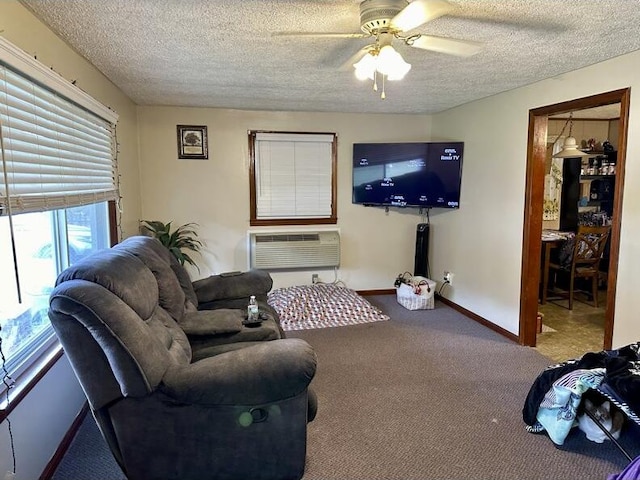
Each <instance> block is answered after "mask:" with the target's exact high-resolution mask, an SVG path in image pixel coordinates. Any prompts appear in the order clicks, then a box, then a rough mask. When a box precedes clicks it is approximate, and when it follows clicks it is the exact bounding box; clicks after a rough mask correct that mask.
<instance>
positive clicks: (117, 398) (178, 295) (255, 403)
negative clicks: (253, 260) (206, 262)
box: [49, 237, 316, 480]
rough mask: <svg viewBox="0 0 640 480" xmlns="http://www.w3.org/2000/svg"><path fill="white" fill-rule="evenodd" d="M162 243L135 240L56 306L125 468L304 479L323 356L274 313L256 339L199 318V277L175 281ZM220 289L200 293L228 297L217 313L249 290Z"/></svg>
mask: <svg viewBox="0 0 640 480" xmlns="http://www.w3.org/2000/svg"><path fill="white" fill-rule="evenodd" d="M154 242H157V241H155V240H153V239H146V237H145V238H140V237H135V238H133V239H131V240H128V241H125V242H123V243H122V244H120V245H119V246H117V247H114V248H112V249H109V250H105V251H102V252H98V253H96V254H94V255H92V256H90V257H88V258H86V259H84V260H82V261H80V262H79V263H77V264H75V265H74V266H72V267H70V268H69V269H67V270H65V272H63V273H62V274H61V275H60V276H59V278H58V281H57V284H56V287H55V289H54V291H53V292H52V294H51V298H50V310H49V316H50V318H51V322H52V324H53V327H54V329H55V331H56V333H57V335H58V337H59V339H60V342H61V344H62V346H63V347H64V350H65V353H66V355H67V356H68V358H69V361H70V363H71V365H72V367H73V370H74V372H75V374H76V376H77V377H78V379H79V381H80V384H81V385H82V388H83V390H84V392H85V394H86V396H87V399H88V402H89V406H90V408H91V411H92V413H93V416H94V418H95V419H96V422H97V424H98V426H99V427H100V430H101V432H102V435H103V436H104V438H105V440H106V442H107V444H108V445H109V448H110V449H111V451H112V453H113V455H114V457H115V459H116V460H117V461H118V463H119V464H120V466H121V468H122V469H123V471H124V473H125V474H126V476H127V478H129V479H131V480H136V479H140V480H142V479H144V480H151V479H163V480H167V479H176V480H178V479H180V480H188V479H198V480H201V479H299V478H300V477H301V476H302V475H303V473H304V464H305V455H306V432H307V422H308V421H310V419H312V418H313V416H314V415H315V403H314V402H313V401H312V402H311V403H310V398H312V395H310V390H309V384H310V382H311V380H312V378H313V376H314V374H315V369H316V358H315V354H314V352H313V350H312V348H311V347H310V346H309V345H308V344H307V343H306V342H304V341H302V340H299V339H285V338H282V336H281V335H280V330H279V328H277V327H276V326H275V325H277V322H278V320H277V315H275V313H273V312H270V315H269V318H268V320H266V321H265V323H267V325H266V326H265V327H264V329H265V330H264V331H262V332H261V333H260V329H261V328H263V327H262V326H260V327H256V330H255V331H256V332H259V333H257V334H256V333H252V332H251V328H250V327H247V326H244V325H242V320H241V313H239V311H237V310H235V309H233V308H226V307H221V308H218V309H217V310H198V309H197V306H198V304H199V303H200V302H198V300H197V297H198V296H197V295H191V294H185V293H184V290H183V288H184V287H185V285H186V286H187V290H189V288H188V286H189V285H190V282H188V275H186V272H182V273H184V275H182V273H178V274H177V275H175V278H173V279H171V275H170V271H175V270H176V265H177V266H178V267H180V268H181V266H180V264H179V263H177V262H176V264H173V263H172V262H171V261H170V259H169V258H168V257H166V256H164V254H163V253H162V250H160V249H157V247H158V246H159V243H154ZM160 247H161V246H160ZM155 250H157V252H156V251H155ZM163 257H164V258H163ZM167 261H168V263H167ZM167 265H168V266H169V269H168V270H167V268H166V267H167ZM178 270H179V269H178ZM185 275H186V276H185ZM257 275H258V277H260V278H263V279H264V278H265V277H264V274H259V273H258V274H257ZM261 276H262V277H261ZM238 277H240V275H238V276H236V275H234V276H232V277H230V278H233V279H235V280H233V281H235V282H239V279H238ZM213 282H214V283H212V284H209V285H206V287H205V285H204V283H201V284H200V285H199V288H198V289H199V290H202V291H201V292H200V293H201V294H205V293H206V292H205V290H207V289H209V290H211V291H216V292H217V294H216V295H214V296H216V298H211V297H210V298H209V300H208V301H209V302H221V303H220V304H219V305H223V304H224V299H223V298H221V297H222V296H223V295H221V294H220V292H221V291H224V288H228V289H229V290H230V291H236V290H234V288H236V289H237V288H241V287H238V285H236V286H235V287H233V286H229V285H227V286H226V287H222V286H220V289H216V288H213V287H212V285H214V284H215V282H218V283H219V284H220V285H222V284H224V283H225V282H224V277H221V278H220V277H217V278H215V279H214V281H213ZM240 283H246V282H240ZM267 283H268V282H267ZM176 285H177V288H176ZM242 288H244V287H242ZM269 288H270V285H269ZM221 289H222V290H221ZM195 291H196V289H194V290H193V292H194V293H195ZM236 292H237V291H236ZM209 293H211V292H209ZM226 294H229V292H227V293H225V295H226ZM252 294H254V293H252ZM217 297H220V298H217ZM237 297H238V298H240V296H239V295H238V296H237ZM238 298H231V299H230V300H231V301H232V302H233V301H239V300H238ZM194 301H195V302H197V303H195V304H194ZM190 303H191V305H190ZM219 305H218V306H219ZM210 306H213V305H210ZM228 306H229V305H227V307H228ZM265 308H266V307H265ZM214 312H218V313H220V318H214V317H215V315H214V316H211V315H212V314H213V313H214ZM240 312H242V310H240ZM274 315H275V316H274ZM221 319H222V320H221ZM238 322H240V324H238ZM270 322H271V325H269V323H270ZM189 332H190V333H189ZM194 339H195V342H194ZM207 341H209V342H210V343H207ZM193 345H196V346H193Z"/></svg>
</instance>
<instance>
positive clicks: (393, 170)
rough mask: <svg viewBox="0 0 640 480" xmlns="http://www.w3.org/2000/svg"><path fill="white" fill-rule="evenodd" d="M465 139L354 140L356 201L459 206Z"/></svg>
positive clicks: (362, 202) (426, 205)
mask: <svg viewBox="0 0 640 480" xmlns="http://www.w3.org/2000/svg"><path fill="white" fill-rule="evenodd" d="M463 150H464V143H463V142H415V143H354V144H353V199H352V201H353V203H355V204H361V205H381V206H394V207H438V208H459V206H460V182H461V179H462V156H463Z"/></svg>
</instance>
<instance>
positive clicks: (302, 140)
mask: <svg viewBox="0 0 640 480" xmlns="http://www.w3.org/2000/svg"><path fill="white" fill-rule="evenodd" d="M333 144H334V135H329V134H293V133H266V132H264V133H263V132H258V133H256V137H255V155H256V159H255V160H256V161H255V168H256V214H257V218H259V219H281V218H296V217H301V218H327V217H331V214H332V205H331V201H332V178H331V177H332V161H333Z"/></svg>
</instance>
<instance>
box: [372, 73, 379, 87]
mask: <svg viewBox="0 0 640 480" xmlns="http://www.w3.org/2000/svg"><path fill="white" fill-rule="evenodd" d="M373 91H374V92H377V91H378V72H377V71H375V72H373Z"/></svg>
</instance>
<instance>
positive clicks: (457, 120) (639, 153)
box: [431, 52, 640, 347]
mask: <svg viewBox="0 0 640 480" xmlns="http://www.w3.org/2000/svg"><path fill="white" fill-rule="evenodd" d="M639 64H640V52H634V53H631V54H628V55H624V56H621V57H617V58H615V59H612V60H609V61H606V62H603V63H600V64H597V65H593V66H590V67H587V68H584V69H581V70H578V71H575V72H571V73H568V74H565V75H561V76H559V77H555V78H552V79H549V80H545V81H542V82H538V83H535V84H533V85H530V86H527V87H524V88H519V89H517V90H513V91H510V92H506V93H503V94H500V95H495V96H492V97H490V98H486V99H483V100H480V101H476V102H473V103H469V104H467V105H463V106H461V107H458V108H455V109H452V110H449V111H447V112H443V113H441V114H438V115H435V116H434V118H433V135H434V138H438V137H442V138H448V137H453V138H456V139H458V138H460V139H463V140H464V142H465V157H464V166H463V180H462V198H461V208H460V212H459V215H456V216H447V217H444V216H434V217H432V219H433V222H432V223H433V224H434V229H433V235H432V242H431V246H432V253H431V258H432V265H433V270H435V271H436V272H439V271H441V270H443V269H448V270H451V271H453V272H454V273H455V274H456V277H455V285H454V286H453V287H452V288H450V289H447V290H446V295H447V296H448V297H449V298H451V299H452V300H453V301H454V302H456V303H458V304H459V305H461V306H463V307H465V308H467V309H469V310H471V311H473V312H475V313H477V314H478V315H481V316H482V317H484V318H486V319H488V320H490V321H491V322H494V323H496V324H497V325H499V326H501V327H503V328H505V329H506V330H508V331H510V332H512V333H514V334H517V333H518V321H519V308H520V281H521V278H520V276H521V256H522V237H523V231H522V225H523V212H524V192H525V169H526V152H527V131H528V113H529V110H530V109H532V108H536V107H541V106H544V105H550V104H554V103H559V102H563V101H567V100H572V99H576V98H581V97H585V96H589V95H594V94H598V93H603V92H607V91H612V90H617V89H620V88H626V87H631V89H632V95H631V107H630V118H629V130H628V137H627V138H628V145H627V157H626V158H627V161H626V168H627V170H626V174H625V178H624V182H625V183H624V199H623V207H622V231H621V242H620V256H619V266H618V281H617V295H616V306H615V328H614V334H613V344H614V347H616V346H620V345H623V344H626V343H629V342H632V341H637V340H638V334H639V330H638V327H637V313H636V312H637V310H638V306H639V304H638V300H637V298H638V296H637V292H638V289H639V288H640V277H638V275H637V273H636V272H635V271H634V270H635V268H637V264H638V260H639V259H640V242H639V241H638V239H639V238H640V216H639V213H640V211H639V209H640V171H639V170H640V100H639V99H638V97H637V95H634V94H633V92H634V90H640V76H639V75H638V65H639Z"/></svg>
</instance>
